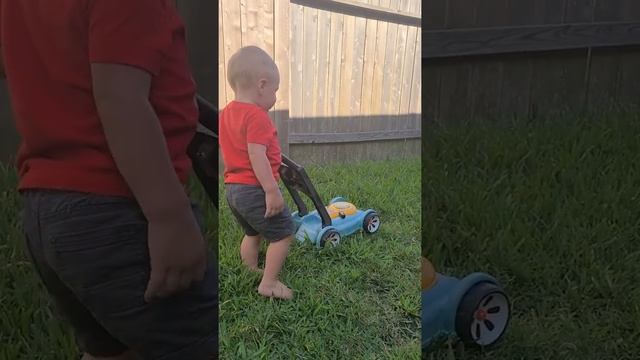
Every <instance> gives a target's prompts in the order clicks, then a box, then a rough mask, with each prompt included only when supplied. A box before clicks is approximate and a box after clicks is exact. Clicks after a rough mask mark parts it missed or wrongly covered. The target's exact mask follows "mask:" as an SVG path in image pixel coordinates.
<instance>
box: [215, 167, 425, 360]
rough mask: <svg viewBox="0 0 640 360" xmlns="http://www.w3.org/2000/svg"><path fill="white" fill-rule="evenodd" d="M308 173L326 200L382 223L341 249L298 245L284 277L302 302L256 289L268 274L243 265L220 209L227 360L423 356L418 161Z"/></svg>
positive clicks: (226, 214) (235, 233)
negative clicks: (372, 213) (371, 212)
mask: <svg viewBox="0 0 640 360" xmlns="http://www.w3.org/2000/svg"><path fill="white" fill-rule="evenodd" d="M307 172H308V173H309V176H310V177H311V179H312V181H313V182H314V185H315V186H316V188H317V190H318V192H319V193H320V194H321V196H322V197H323V199H324V201H328V200H329V199H331V198H333V197H335V196H343V197H345V198H347V200H349V201H350V202H353V203H355V204H356V205H358V206H360V207H367V208H373V209H376V210H377V211H378V212H379V214H380V217H381V219H382V226H381V228H380V230H379V232H378V233H377V234H375V235H373V236H365V235H362V234H358V235H354V236H351V237H348V238H346V239H344V240H343V242H342V244H341V245H340V246H339V247H337V248H335V249H323V250H318V249H316V248H315V247H313V246H311V245H309V244H304V245H300V244H295V245H293V247H292V248H291V251H290V255H289V257H288V258H287V262H286V263H285V267H284V270H283V272H282V280H283V282H284V283H285V284H288V285H289V286H291V287H292V288H293V290H294V291H295V295H296V297H295V299H294V300H292V301H289V302H285V301H279V300H269V299H265V298H263V297H261V296H259V295H258V294H257V293H256V289H257V286H258V283H259V281H260V277H259V276H258V275H255V274H252V273H249V272H248V271H246V270H245V269H244V267H243V265H242V264H241V261H240V255H239V245H240V240H241V238H242V232H241V229H240V227H239V226H238V225H236V223H235V222H234V220H233V218H232V217H231V214H230V211H229V209H228V207H227V206H226V204H225V206H223V207H221V209H220V268H221V270H220V278H221V284H220V291H221V312H220V329H221V333H220V346H221V355H222V358H224V359H418V358H419V354H420V349H419V316H420V305H419V285H418V276H419V275H418V274H419V261H418V260H419V258H418V254H419V247H420V241H419V236H420V215H419V213H420V162H419V160H414V161H395V162H382V163H361V164H357V165H343V166H330V167H325V168H317V167H315V168H309V169H307ZM288 202H289V204H290V206H292V202H291V201H290V199H288ZM292 209H293V207H292ZM262 256H264V251H263V255H262Z"/></svg>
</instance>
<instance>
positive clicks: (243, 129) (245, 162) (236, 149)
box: [218, 101, 282, 185]
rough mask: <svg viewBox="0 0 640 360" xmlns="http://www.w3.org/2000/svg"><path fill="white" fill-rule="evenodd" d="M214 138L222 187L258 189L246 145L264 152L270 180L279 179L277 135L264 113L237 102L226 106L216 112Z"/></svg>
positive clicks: (251, 105)
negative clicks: (221, 168) (257, 146)
mask: <svg viewBox="0 0 640 360" xmlns="http://www.w3.org/2000/svg"><path fill="white" fill-rule="evenodd" d="M218 136H219V140H218V141H219V143H220V151H221V152H222V160H223V161H224V182H225V183H226V184H246V185H260V182H259V181H258V178H257V177H256V175H255V173H254V172H253V168H252V166H251V160H250V159H249V147H248V144H249V143H252V144H260V145H264V146H265V147H266V148H267V158H268V159H269V164H270V165H271V171H272V173H273V177H274V178H275V179H276V181H278V180H279V179H280V175H279V173H278V170H279V169H280V163H281V162H282V152H281V150H280V142H279V140H278V131H277V130H276V127H275V126H274V125H273V122H272V121H271V119H270V118H269V114H268V113H267V112H266V111H265V110H264V109H262V108H261V107H259V106H257V105H253V104H248V103H243V102H239V101H232V102H230V103H229V104H228V105H227V106H226V107H225V108H224V109H223V110H222V111H221V112H220V116H219V119H218Z"/></svg>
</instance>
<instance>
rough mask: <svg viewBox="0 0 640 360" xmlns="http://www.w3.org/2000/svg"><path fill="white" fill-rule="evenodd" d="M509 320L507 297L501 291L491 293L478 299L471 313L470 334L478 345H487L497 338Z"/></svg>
mask: <svg viewBox="0 0 640 360" xmlns="http://www.w3.org/2000/svg"><path fill="white" fill-rule="evenodd" d="M508 320H509V305H508V301H507V298H506V297H505V296H504V294H501V293H492V294H489V295H487V296H486V297H484V298H483V299H482V301H480V305H479V306H478V308H477V309H476V311H475V313H474V314H473V321H472V322H471V336H472V338H473V340H474V341H475V342H476V343H477V344H479V345H489V344H492V343H493V342H495V341H496V340H498V338H499V337H500V335H502V333H503V332H504V330H505V328H506V326H507V322H508Z"/></svg>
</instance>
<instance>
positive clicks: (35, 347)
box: [0, 164, 217, 360]
mask: <svg viewBox="0 0 640 360" xmlns="http://www.w3.org/2000/svg"><path fill="white" fill-rule="evenodd" d="M16 184H17V175H16V173H15V170H14V168H13V167H9V166H5V165H2V164H0V314H1V316H0V360H70V359H78V358H79V354H78V350H77V347H76V345H75V342H74V340H73V337H72V336H71V331H70V329H69V328H68V327H67V326H66V324H65V323H62V322H60V321H58V319H57V318H56V317H55V316H54V315H53V314H52V311H51V307H50V301H49V298H48V297H47V295H46V292H45V289H44V287H43V286H42V285H41V284H40V282H39V279H38V278H37V276H36V274H35V271H34V269H33V267H32V265H31V263H30V262H29V261H28V258H27V256H26V248H25V247H24V238H23V236H22V233H21V220H20V211H21V204H20V199H19V197H18V193H17V192H16V190H15V189H16V186H17V185H16ZM191 187H192V189H193V193H194V199H195V200H196V201H198V203H200V204H202V206H203V208H204V209H205V214H206V220H207V232H208V236H207V238H208V239H213V238H214V236H215V230H216V228H215V224H216V221H217V218H216V215H217V214H216V212H215V211H214V210H213V208H212V206H211V205H210V204H209V203H208V202H206V201H205V197H204V195H203V193H204V192H203V191H201V188H200V187H199V185H196V183H195V182H192V183H191ZM213 244H214V242H211V246H212V247H213V246H214V245H213Z"/></svg>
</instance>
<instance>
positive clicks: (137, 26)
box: [0, 0, 197, 196]
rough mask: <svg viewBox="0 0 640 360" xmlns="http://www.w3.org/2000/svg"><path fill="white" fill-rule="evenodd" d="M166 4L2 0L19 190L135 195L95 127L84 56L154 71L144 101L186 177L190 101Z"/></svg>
mask: <svg viewBox="0 0 640 360" xmlns="http://www.w3.org/2000/svg"><path fill="white" fill-rule="evenodd" d="M172 3H173V1H170V0H56V1H36V0H0V46H2V55H3V57H4V61H5V70H6V73H7V83H8V87H9V92H10V94H11V101H12V105H13V111H14V114H15V120H16V127H17V129H18V131H19V133H20V135H21V138H22V144H21V146H20V149H19V151H18V156H17V166H18V170H19V174H20V190H25V189H33V188H40V189H58V190H69V191H80V192H88V193H97V194H104V195H116V196H132V194H131V191H130V189H129V186H128V185H127V183H126V182H125V180H124V178H123V177H122V175H121V174H120V172H119V171H118V169H117V167H116V164H115V162H114V160H113V157H112V155H111V153H110V151H109V148H108V145H107V141H106V138H105V135H104V133H103V130H102V125H101V122H100V119H99V117H98V113H97V110H96V105H95V101H94V98H93V92H92V78H91V63H112V64H123V65H129V66H134V67H137V68H140V69H143V70H145V71H147V72H149V73H150V74H151V75H152V76H153V78H152V82H151V93H150V97H149V99H150V102H151V104H152V106H153V108H154V109H155V111H156V113H157V115H158V118H159V120H160V123H161V126H162V129H163V131H164V135H165V137H166V143H167V147H168V149H169V154H170V156H171V159H172V161H173V164H174V167H175V169H176V172H177V173H178V176H179V177H180V179H181V180H182V181H183V182H186V179H187V177H188V173H189V171H190V168H191V162H190V160H189V157H188V156H187V154H186V148H187V146H188V144H189V142H190V141H191V139H192V138H193V135H194V134H195V129H196V124H197V107H196V105H195V100H194V98H195V83H194V81H193V79H192V77H191V73H190V69H189V66H188V59H187V49H186V42H185V30H184V26H183V23H182V21H181V20H180V18H179V16H178V13H177V11H176V9H175V7H174V5H173V4H172ZM126 120H127V121H136V119H126Z"/></svg>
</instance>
